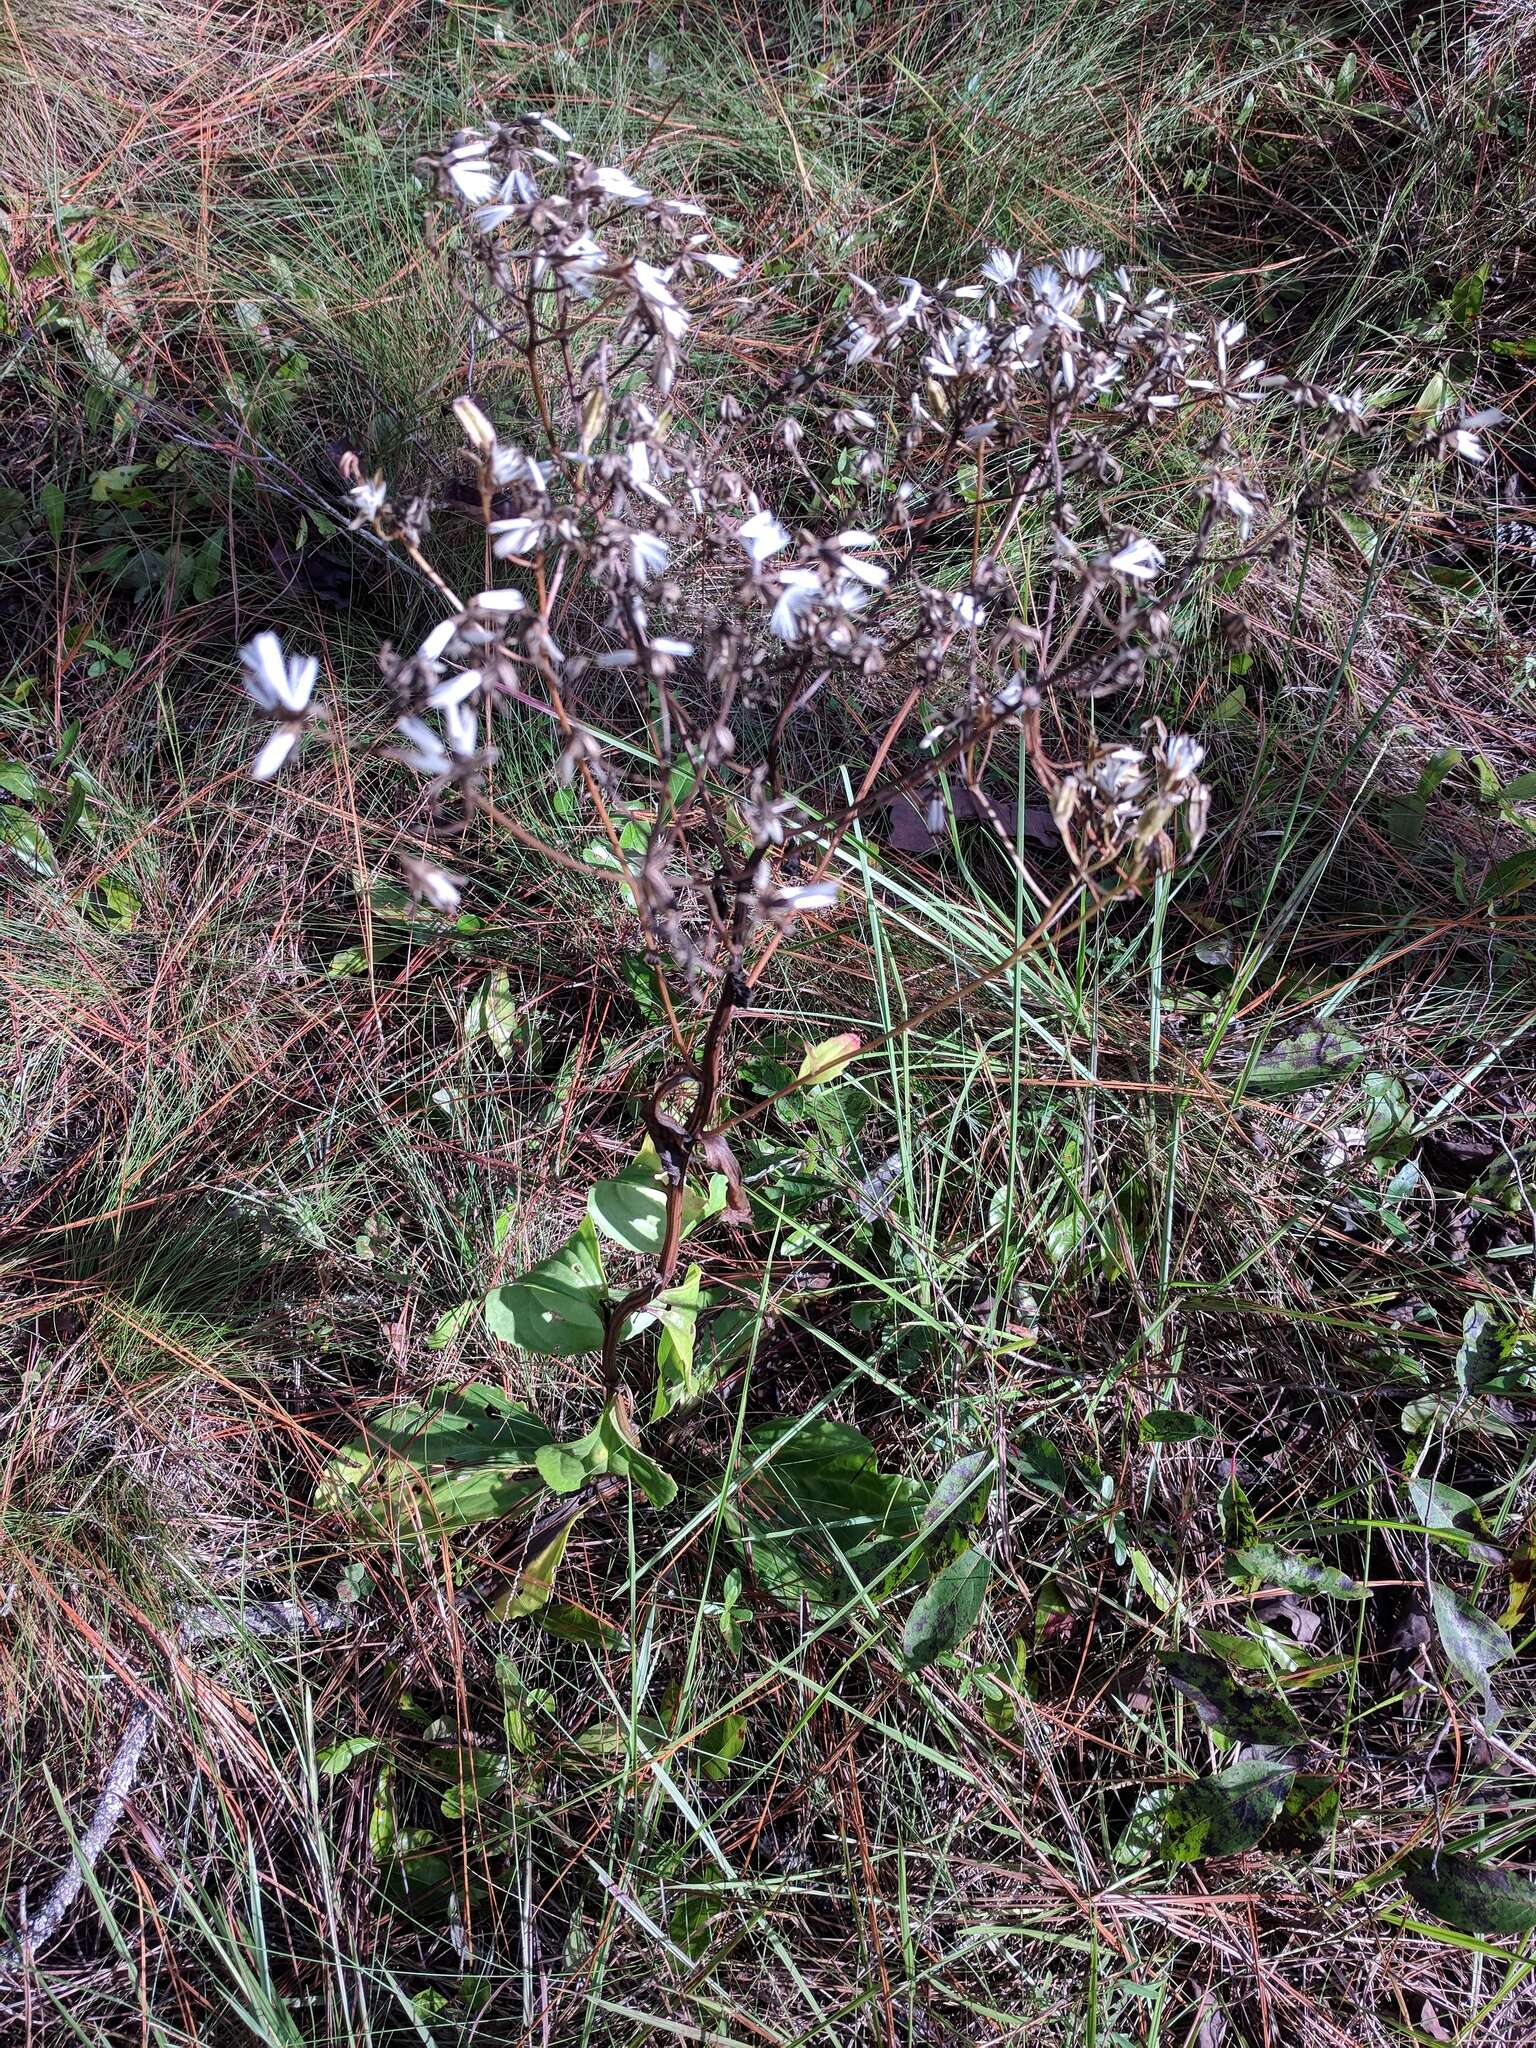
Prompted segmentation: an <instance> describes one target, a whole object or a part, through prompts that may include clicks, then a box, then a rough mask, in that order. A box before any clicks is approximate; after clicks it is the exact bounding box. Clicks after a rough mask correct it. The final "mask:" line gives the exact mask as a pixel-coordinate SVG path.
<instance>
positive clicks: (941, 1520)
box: [923, 1451, 997, 1536]
mask: <svg viewBox="0 0 1536 2048" xmlns="http://www.w3.org/2000/svg"><path fill="white" fill-rule="evenodd" d="M996 1477H997V1454H996V1453H995V1452H994V1451H969V1452H967V1453H966V1455H965V1456H964V1457H963V1458H957V1459H956V1460H955V1462H954V1464H953V1465H951V1466H950V1468H949V1470H948V1471H947V1472H946V1473H945V1474H944V1476H943V1478H942V1479H941V1480H940V1481H939V1483H938V1485H937V1486H935V1488H934V1489H933V1496H932V1498H931V1499H930V1500H929V1502H928V1505H927V1507H926V1508H924V1510H923V1534H924V1535H925V1536H934V1535H937V1534H938V1532H939V1531H940V1530H941V1529H944V1528H947V1527H948V1526H949V1524H950V1523H952V1522H975V1521H977V1520H979V1519H980V1516H981V1512H982V1509H983V1508H984V1507H985V1506H986V1504H987V1496H988V1494H989V1493H991V1491H992V1482H993V1480H994V1479H995V1478H996Z"/></svg>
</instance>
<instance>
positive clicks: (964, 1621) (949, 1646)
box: [901, 1550, 992, 1671]
mask: <svg viewBox="0 0 1536 2048" xmlns="http://www.w3.org/2000/svg"><path fill="white" fill-rule="evenodd" d="M991 1577H992V1564H991V1560H990V1559H989V1558H988V1556H987V1554H986V1552H985V1551H982V1550H965V1551H962V1552H961V1554H960V1555H959V1557H957V1558H955V1559H954V1560H953V1562H952V1563H950V1564H947V1565H945V1567H944V1569H943V1570H942V1571H941V1572H935V1574H934V1576H933V1577H932V1579H931V1580H930V1581H929V1582H928V1584H927V1586H926V1587H925V1588H924V1589H923V1591H922V1592H921V1593H919V1595H918V1596H917V1599H916V1601H915V1602H914V1603H913V1607H912V1612H911V1613H910V1614H909V1615H908V1616H907V1625H906V1627H905V1628H904V1629H903V1630H902V1632H901V1654H902V1656H903V1657H904V1658H905V1659H906V1661H907V1666H908V1668H909V1669H910V1670H913V1671H920V1670H922V1668H923V1666H924V1665H925V1664H931V1663H932V1662H933V1660H934V1658H935V1657H938V1656H942V1655H943V1653H944V1652H945V1651H946V1650H953V1649H955V1648H957V1647H958V1646H959V1645H960V1644H961V1643H963V1642H964V1641H965V1639H966V1637H967V1636H968V1635H969V1634H970V1632H971V1630H972V1629H973V1628H974V1627H975V1626H976V1624H977V1622H978V1621H979V1620H980V1619H981V1610H982V1608H983V1607H984V1606H985V1605H986V1599H987V1585H988V1582H989V1581H990V1579H991Z"/></svg>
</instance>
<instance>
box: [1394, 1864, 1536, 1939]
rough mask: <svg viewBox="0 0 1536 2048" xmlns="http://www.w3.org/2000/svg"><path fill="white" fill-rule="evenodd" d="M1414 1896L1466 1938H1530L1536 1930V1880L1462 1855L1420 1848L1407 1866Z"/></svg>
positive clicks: (1408, 1884)
mask: <svg viewBox="0 0 1536 2048" xmlns="http://www.w3.org/2000/svg"><path fill="white" fill-rule="evenodd" d="M1403 1884H1404V1886H1405V1887H1406V1888H1407V1891H1408V1894H1409V1896H1410V1897H1411V1898H1412V1899H1413V1900H1414V1901H1415V1903H1416V1904H1418V1905H1420V1906H1422V1907H1423V1908H1424V1910H1425V1912H1426V1913H1433V1914H1434V1916H1435V1918H1436V1919H1437V1920H1443V1921H1445V1923H1446V1925H1447V1926H1449V1927H1459V1928H1461V1929H1462V1931H1463V1932H1464V1933H1466V1934H1525V1933H1528V1932H1529V1930H1530V1929H1531V1928H1533V1927H1536V1881H1533V1880H1532V1879H1531V1878H1529V1877H1527V1876H1525V1875H1524V1873H1523V1872H1520V1871H1516V1870H1504V1869H1501V1868H1500V1866H1499V1865H1498V1864H1496V1863H1481V1862H1479V1861H1478V1859H1477V1857H1475V1856H1468V1855H1466V1854H1464V1853H1463V1852H1462V1851H1460V1850H1456V1849H1442V1850H1441V1851H1440V1853H1439V1854H1438V1856H1437V1855H1436V1854H1435V1852H1434V1851H1433V1850H1432V1849H1417V1850H1415V1851H1414V1852H1413V1854H1412V1855H1411V1856H1409V1857H1408V1858H1407V1859H1406V1861H1405V1863H1404V1865H1403Z"/></svg>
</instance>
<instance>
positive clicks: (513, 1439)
mask: <svg viewBox="0 0 1536 2048" xmlns="http://www.w3.org/2000/svg"><path fill="white" fill-rule="evenodd" d="M549 1441H550V1435H549V1431H548V1430H547V1429H546V1428H545V1426H544V1424H543V1423H542V1422H540V1420H539V1419H538V1417H537V1416H536V1415H533V1414H531V1413H530V1412H529V1410H528V1409H526V1408H524V1407H521V1406H520V1405H519V1404H518V1403H517V1402H515V1401H512V1400H509V1399H508V1397H507V1396H506V1395H505V1394H504V1393H503V1392H502V1390H501V1389H500V1388H499V1387H492V1386H485V1385H481V1384H479V1383H475V1384H472V1385H470V1386H467V1387H458V1388H453V1387H434V1388H433V1389H432V1390H431V1392H430V1393H428V1394H427V1395H426V1396H425V1397H424V1398H423V1399H421V1400H419V1401H401V1402H397V1403H396V1404H395V1405H394V1406H393V1407H390V1408H385V1409H383V1410H381V1412H380V1413H379V1414H377V1415H375V1416H372V1417H370V1418H369V1421H368V1423H367V1426H366V1427H365V1428H364V1430H363V1431H362V1433H361V1434H360V1435H359V1436H358V1437H357V1438H355V1439H354V1441H353V1442H352V1443H350V1444H348V1445H346V1446H345V1447H344V1448H343V1449H342V1450H339V1451H338V1452H337V1453H336V1454H335V1456H334V1457H333V1458H332V1459H331V1461H330V1463H329V1464H328V1465H327V1466H326V1468H325V1470H324V1472H323V1473H322V1474H321V1476H320V1480H319V1483H318V1484H317V1486H316V1488H315V1504H316V1506H317V1507H319V1508H321V1509H322V1510H330V1511H334V1512H338V1513H341V1514H344V1515H346V1516H347V1517H348V1519H349V1520H353V1521H356V1522H358V1523H360V1524H361V1525H362V1526H363V1527H365V1528H367V1529H369V1530H370V1531H372V1532H374V1533H378V1534H383V1533H386V1532H388V1531H391V1530H401V1531H409V1530H414V1529H417V1528H419V1529H420V1531H421V1533H422V1535H423V1537H424V1538H426V1539H428V1540H431V1539H433V1538H436V1537H440V1536H442V1535H443V1534H445V1533H447V1532H448V1531H450V1530H453V1529H462V1528H467V1527H470V1526H471V1525H473V1524H474V1523H476V1522H487V1521H493V1520H495V1519H497V1518H498V1517H499V1516H502V1515H507V1514H511V1513H512V1512H513V1511H514V1509H516V1508H519V1507H521V1506H522V1505H524V1503H525V1502H527V1501H530V1500H532V1499H533V1498H534V1497H535V1496H536V1495H537V1494H538V1493H539V1492H540V1490H541V1485H540V1480H539V1478H538V1474H537V1470H536V1462H537V1457H538V1453H539V1452H540V1450H542V1449H543V1448H544V1447H545V1446H547V1445H548V1443H549Z"/></svg>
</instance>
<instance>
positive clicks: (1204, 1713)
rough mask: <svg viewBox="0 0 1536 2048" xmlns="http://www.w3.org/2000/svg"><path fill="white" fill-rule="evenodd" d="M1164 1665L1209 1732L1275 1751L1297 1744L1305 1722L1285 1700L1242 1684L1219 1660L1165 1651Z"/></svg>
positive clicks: (1176, 1687) (1194, 1653) (1162, 1656)
mask: <svg viewBox="0 0 1536 2048" xmlns="http://www.w3.org/2000/svg"><path fill="white" fill-rule="evenodd" d="M1158 1662H1159V1663H1160V1664H1161V1665H1162V1667H1163V1670H1164V1672H1165V1673H1166V1674H1167V1677H1168V1682H1169V1683H1170V1685H1172V1686H1174V1687H1175V1689H1176V1690H1177V1691H1178V1692H1180V1693H1182V1694H1183V1696H1184V1698H1185V1699H1187V1700H1188V1701H1189V1703H1190V1705H1191V1706H1192V1707H1193V1708H1194V1710H1195V1712H1196V1713H1197V1714H1198V1715H1199V1716H1200V1719H1201V1720H1202V1721H1203V1722H1204V1723H1205V1724H1206V1726H1207V1727H1208V1728H1214V1729H1216V1730H1217V1732H1218V1733H1219V1734H1222V1735H1225V1736H1226V1737H1227V1739H1228V1741H1230V1742H1252V1743H1257V1744H1259V1745H1261V1746H1262V1747H1264V1748H1268V1749H1273V1748H1277V1747H1280V1746H1282V1745H1284V1744H1286V1743H1291V1742H1295V1741H1297V1740H1298V1738H1299V1737H1300V1735H1301V1723H1300V1722H1299V1721H1298V1720H1297V1719H1296V1716H1295V1714H1294V1713H1293V1712H1292V1711H1291V1709H1290V1707H1289V1706H1288V1705H1287V1704H1286V1702H1285V1701H1284V1700H1282V1699H1279V1698H1276V1697H1274V1696H1273V1695H1265V1694H1263V1693H1258V1692H1254V1691H1252V1690H1250V1688H1249V1687H1247V1686H1244V1685H1239V1684H1238V1682H1237V1680H1236V1679H1235V1678H1234V1677H1233V1676H1232V1674H1231V1672H1230V1671H1228V1670H1227V1668H1226V1666H1225V1665H1224V1664H1222V1663H1219V1662H1218V1661H1217V1659H1216V1658H1214V1657H1204V1656H1202V1655H1201V1654H1200V1652H1199V1651H1198V1650H1164V1651H1163V1652H1162V1654H1161V1655H1160V1657H1159V1658H1158Z"/></svg>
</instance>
